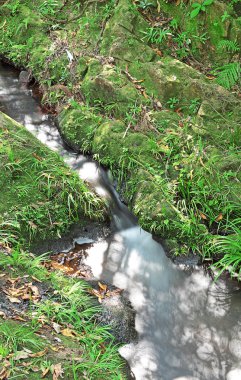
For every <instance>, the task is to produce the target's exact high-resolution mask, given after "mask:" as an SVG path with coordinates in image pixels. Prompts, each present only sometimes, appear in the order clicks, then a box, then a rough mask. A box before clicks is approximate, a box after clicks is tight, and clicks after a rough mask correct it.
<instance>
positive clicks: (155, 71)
mask: <svg viewBox="0 0 241 380" xmlns="http://www.w3.org/2000/svg"><path fill="white" fill-rule="evenodd" d="M129 71H130V73H131V74H132V75H133V76H134V77H136V78H137V79H138V80H140V79H142V80H143V85H144V86H145V87H146V89H147V91H148V93H149V94H153V95H154V96H156V97H157V98H158V99H159V100H160V101H161V102H165V103H166V104H167V102H168V100H170V98H176V99H178V100H179V101H180V103H179V104H180V106H181V105H182V104H185V103H186V102H187V101H189V102H190V101H192V100H193V99H200V100H208V102H209V107H211V109H212V110H213V109H214V110H215V111H216V112H221V113H222V112H223V111H231V110H232V109H233V107H235V106H237V105H238V104H240V102H239V101H238V100H237V99H236V98H235V96H234V95H232V94H230V92H228V91H227V90H225V89H224V88H223V87H221V86H219V85H217V84H215V83H210V80H208V79H207V78H206V77H205V76H204V75H203V74H201V73H200V72H198V71H197V70H195V69H193V68H192V67H190V66H188V65H186V64H185V63H183V62H181V61H178V60H176V59H173V58H170V57H166V58H163V59H162V60H160V61H158V62H148V63H135V64H132V65H131V66H130V68H129Z"/></svg>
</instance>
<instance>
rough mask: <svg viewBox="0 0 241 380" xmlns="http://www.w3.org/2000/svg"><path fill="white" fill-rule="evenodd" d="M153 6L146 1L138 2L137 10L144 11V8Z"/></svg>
mask: <svg viewBox="0 0 241 380" xmlns="http://www.w3.org/2000/svg"><path fill="white" fill-rule="evenodd" d="M152 5H153V4H152V3H150V2H149V1H148V0H140V1H139V2H138V8H140V9H143V10H145V9H146V8H149V7H151V6H152Z"/></svg>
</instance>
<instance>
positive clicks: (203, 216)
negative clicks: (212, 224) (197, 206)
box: [198, 211, 208, 220]
mask: <svg viewBox="0 0 241 380" xmlns="http://www.w3.org/2000/svg"><path fill="white" fill-rule="evenodd" d="M198 212H199V215H200V217H201V219H203V220H208V218H207V217H206V215H205V214H203V213H202V212H201V211H198Z"/></svg>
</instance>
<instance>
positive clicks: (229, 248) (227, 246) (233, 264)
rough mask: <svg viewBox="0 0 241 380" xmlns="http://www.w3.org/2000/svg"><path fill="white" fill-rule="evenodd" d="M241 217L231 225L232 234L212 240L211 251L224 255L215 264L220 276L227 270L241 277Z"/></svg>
mask: <svg viewBox="0 0 241 380" xmlns="http://www.w3.org/2000/svg"><path fill="white" fill-rule="evenodd" d="M240 227H241V219H240V218H237V219H235V220H234V221H233V222H232V223H231V224H230V225H229V229H230V230H231V231H230V234H229V235H228V236H217V237H216V238H215V240H214V241H213V242H212V246H211V251H212V252H215V253H218V254H221V255H223V257H222V258H221V259H220V260H219V261H218V262H217V263H215V264H214V267H215V268H216V269H218V270H219V272H218V275H217V277H219V276H220V275H221V274H222V273H223V272H224V271H225V270H228V271H229V272H230V273H231V275H235V276H236V275H238V277H239V279H241V228H240Z"/></svg>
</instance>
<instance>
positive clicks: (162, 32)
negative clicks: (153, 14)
mask: <svg viewBox="0 0 241 380" xmlns="http://www.w3.org/2000/svg"><path fill="white" fill-rule="evenodd" d="M143 34H145V37H144V39H146V40H147V41H148V42H151V43H152V44H161V43H162V42H163V41H164V40H166V38H167V37H168V36H171V35H172V33H171V30H170V29H168V28H163V29H161V28H157V27H151V28H148V29H147V31H146V32H143Z"/></svg>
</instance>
